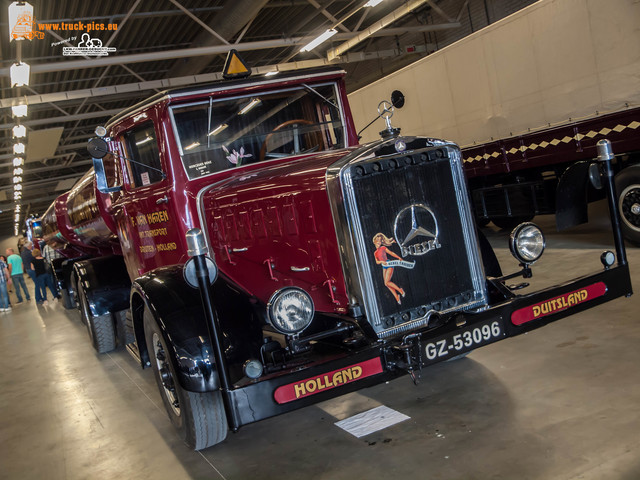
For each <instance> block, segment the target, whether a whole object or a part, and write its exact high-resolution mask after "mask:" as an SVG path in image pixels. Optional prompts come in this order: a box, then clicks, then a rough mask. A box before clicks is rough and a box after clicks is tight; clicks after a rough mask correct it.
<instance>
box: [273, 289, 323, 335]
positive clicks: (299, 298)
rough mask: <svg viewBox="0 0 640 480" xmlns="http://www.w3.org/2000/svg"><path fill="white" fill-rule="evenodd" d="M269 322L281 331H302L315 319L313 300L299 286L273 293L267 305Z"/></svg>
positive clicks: (286, 332)
mask: <svg viewBox="0 0 640 480" xmlns="http://www.w3.org/2000/svg"><path fill="white" fill-rule="evenodd" d="M267 314H268V318H269V323H271V325H272V326H273V328H275V329H276V330H278V331H279V332H280V333H285V334H289V335H292V334H295V333H300V332H301V331H303V330H304V329H305V328H307V327H308V326H309V324H310V323H311V320H313V314H314V308H313V300H312V299H311V297H310V296H309V294H308V293H307V292H305V291H304V290H301V289H299V288H293V287H289V288H283V289H282V290H278V291H277V292H276V293H274V294H273V296H272V297H271V300H269V303H268V305H267Z"/></svg>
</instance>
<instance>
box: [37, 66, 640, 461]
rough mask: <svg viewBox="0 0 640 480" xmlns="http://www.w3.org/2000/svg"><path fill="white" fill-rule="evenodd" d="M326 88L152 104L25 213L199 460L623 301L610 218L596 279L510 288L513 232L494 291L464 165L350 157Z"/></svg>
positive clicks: (261, 82) (193, 91)
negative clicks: (307, 414) (325, 404)
mask: <svg viewBox="0 0 640 480" xmlns="http://www.w3.org/2000/svg"><path fill="white" fill-rule="evenodd" d="M343 77H344V72H343V71H341V70H339V69H335V68H334V69H332V68H329V69H320V70H310V71H309V70H305V71H293V72H288V73H284V72H281V73H280V74H279V75H277V76H263V75H254V76H251V77H249V78H244V79H232V80H220V81H218V82H215V83H212V84H208V85H195V86H192V87H189V88H182V89H173V90H168V91H164V92H161V93H159V94H157V95H155V96H153V97H151V98H150V99H149V100H147V101H145V102H142V103H140V104H138V105H135V106H133V107H131V108H129V109H127V110H125V111H123V112H122V113H120V114H119V115H117V116H116V117H114V118H113V119H112V120H111V121H110V122H109V123H108V124H107V125H106V126H105V127H104V128H102V127H101V128H99V129H97V133H99V135H100V137H96V138H94V139H92V140H91V141H90V142H89V147H88V149H89V151H90V153H91V155H92V157H93V162H94V169H95V170H92V171H91V172H89V173H88V174H87V175H86V176H85V177H84V178H83V179H82V180H81V181H80V182H79V183H78V184H77V185H76V186H75V187H74V188H73V189H72V190H71V191H70V192H67V193H65V194H63V195H61V196H60V197H59V198H58V199H57V200H56V201H55V202H54V204H53V205H52V206H51V207H50V208H49V210H48V211H47V212H46V214H45V215H44V216H43V218H42V223H43V236H44V239H45V241H47V242H48V243H49V244H51V245H52V246H54V247H55V248H57V249H58V250H59V251H61V252H63V253H64V254H65V256H66V259H60V260H57V261H56V269H57V271H58V274H59V278H60V280H61V283H62V287H63V290H64V294H65V302H66V305H67V306H68V307H73V305H74V304H75V303H76V302H77V305H78V306H79V309H80V312H81V315H82V318H83V321H84V322H85V323H86V326H87V329H88V331H89V336H90V338H91V341H92V343H93V346H94V347H95V348H96V350H97V351H98V352H106V351H109V350H111V349H113V348H116V347H117V346H118V345H121V346H124V347H125V348H126V349H127V350H128V351H129V352H130V353H131V354H133V356H134V357H135V358H136V359H137V361H138V362H139V364H140V365H141V367H142V368H145V367H152V369H153V371H154V372H155V376H156V380H157V382H158V387H159V390H160V394H161V396H162V399H163V402H164V405H165V407H166V410H167V412H168V415H169V417H170V419H171V421H172V422H173V424H174V425H175V426H176V428H177V429H178V430H179V432H180V433H181V435H182V436H183V438H184V439H185V441H186V442H187V443H188V444H189V445H190V446H191V447H193V448H195V449H201V448H205V447H208V446H211V445H214V444H216V443H219V442H220V441H222V440H224V439H225V437H226V435H227V432H228V430H231V431H236V430H237V429H238V428H240V427H241V426H243V425H246V424H249V423H252V422H256V421H258V420H261V419H264V418H267V417H271V416H274V415H278V414H282V413H285V412H288V411H291V410H294V409H297V408H301V407H304V406H307V405H311V404H314V403H316V402H319V401H323V400H327V399H329V398H333V397H336V396H339V395H342V394H344V393H347V392H351V391H355V390H358V389H362V388H365V387H368V386H371V385H374V384H378V383H381V382H385V381H388V380H391V379H393V378H395V377H398V376H401V375H405V374H410V375H412V376H414V375H416V373H417V372H419V370H420V369H421V368H424V367H427V366H429V365H431V364H433V363H436V362H439V361H443V360H447V359H451V358H455V357H458V356H460V355H463V354H465V353H466V352H468V351H470V350H473V349H475V348H477V347H480V346H483V345H487V344H489V343H493V342H497V341H499V340H503V339H506V338H508V337H511V336H514V335H518V334H521V333H525V332H527V331H530V330H532V329H535V328H538V327H540V326H543V325H546V324H547V323H549V322H553V321H555V320H558V319H561V318H563V317H566V316H568V315H571V314H574V313H578V312H580V311H582V310H585V309H588V308H591V307H594V306H596V305H599V304H602V303H604V302H608V301H610V300H613V299H615V298H618V297H621V296H628V295H630V294H631V293H632V290H631V283H630V277H629V267H628V264H627V261H626V256H625V251H624V244H623V243H622V241H621V233H620V228H619V223H618V210H617V205H616V204H615V202H613V203H612V207H611V208H612V210H611V211H612V214H613V217H612V224H613V232H614V242H613V243H614V244H615V249H614V250H615V253H614V251H608V252H606V253H605V254H604V255H603V257H602V262H603V267H602V269H600V270H599V271H596V272H594V273H593V274H592V275H589V276H585V277H581V278H577V279H570V280H569V279H560V280H559V282H558V283H557V286H555V287H552V288H548V289H544V290H540V291H535V292H529V293H525V292H526V288H523V287H526V285H525V284H518V285H516V286H514V285H509V283H510V281H513V280H512V279H514V278H516V277H522V276H524V277H529V276H531V274H532V270H531V264H532V263H533V262H535V261H536V260H537V259H538V258H539V256H540V255H541V254H542V252H543V250H544V236H543V234H542V232H540V230H539V229H538V227H536V226H535V225H533V224H531V223H526V224H523V225H521V226H520V227H519V228H518V229H516V230H515V231H514V234H513V236H512V239H511V248H512V251H513V253H514V255H515V256H516V258H517V261H516V263H515V264H514V267H513V269H512V270H513V273H510V274H508V275H503V274H502V271H501V269H500V266H499V264H498V262H497V259H496V257H495V255H494V254H493V251H492V249H491V247H490V245H489V243H488V242H487V241H486V239H485V238H484V237H483V236H482V234H481V233H479V232H478V230H477V228H476V226H475V223H474V220H473V212H472V209H471V206H470V203H469V198H468V194H467V188H466V185H465V178H464V174H463V165H462V162H463V159H462V155H461V152H460V149H459V148H458V147H457V146H456V145H455V144H453V143H450V142H446V141H442V140H436V139H433V138H427V137H420V136H412V137H407V136H401V135H400V134H399V132H398V131H397V130H394V129H393V128H392V127H391V125H390V124H389V125H388V126H387V127H388V128H386V129H385V130H384V131H383V132H382V138H380V139H378V140H375V141H373V142H371V143H367V144H363V145H359V144H358V141H357V137H356V131H355V127H354V123H353V120H352V117H351V112H350V109H349V104H348V101H347V95H346V91H345V85H344V80H343ZM372 108H375V104H373V105H372ZM603 152H604V153H602V155H601V158H600V159H599V160H598V161H595V162H594V165H595V166H594V167H593V169H595V170H594V171H596V172H602V175H601V177H602V178H601V181H602V184H603V188H604V191H605V192H609V193H610V196H611V195H612V194H613V190H612V185H611V182H610V181H609V180H610V178H611V177H610V176H608V175H607V172H609V171H610V168H611V162H610V155H609V154H608V153H607V152H608V150H607V149H606V145H604V146H603ZM594 175H595V174H594ZM596 176H598V178H600V175H596ZM207 252H208V254H207ZM563 282H564V283H563Z"/></svg>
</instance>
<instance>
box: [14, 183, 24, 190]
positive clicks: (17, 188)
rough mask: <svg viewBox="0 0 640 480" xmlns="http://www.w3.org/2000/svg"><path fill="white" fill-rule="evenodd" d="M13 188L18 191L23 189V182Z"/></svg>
mask: <svg viewBox="0 0 640 480" xmlns="http://www.w3.org/2000/svg"><path fill="white" fill-rule="evenodd" d="M13 190H15V191H16V192H19V191H20V190H22V184H21V183H16V184H15V185H14V186H13Z"/></svg>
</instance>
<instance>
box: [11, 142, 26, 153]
mask: <svg viewBox="0 0 640 480" xmlns="http://www.w3.org/2000/svg"><path fill="white" fill-rule="evenodd" d="M13 153H24V143H16V144H15V145H14V146H13Z"/></svg>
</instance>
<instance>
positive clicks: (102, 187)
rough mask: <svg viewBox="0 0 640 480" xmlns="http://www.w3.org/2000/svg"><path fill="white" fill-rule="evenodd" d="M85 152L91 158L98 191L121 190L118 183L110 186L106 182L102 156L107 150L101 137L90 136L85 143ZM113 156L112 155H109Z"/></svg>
mask: <svg viewBox="0 0 640 480" xmlns="http://www.w3.org/2000/svg"><path fill="white" fill-rule="evenodd" d="M87 152H89V155H91V157H92V158H93V171H94V174H95V176H96V186H97V188H98V191H99V192H100V193H113V192H119V191H120V190H122V187H121V186H120V185H117V186H113V187H110V186H109V184H108V183H107V175H106V173H105V168H104V157H106V156H107V154H108V153H110V152H109V146H108V145H107V142H106V141H105V140H103V139H102V138H97V137H96V138H92V139H91V140H89V144H88V145H87ZM111 158H113V156H111Z"/></svg>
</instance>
